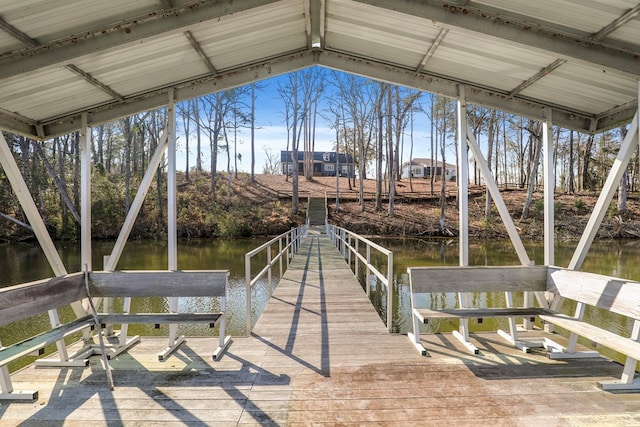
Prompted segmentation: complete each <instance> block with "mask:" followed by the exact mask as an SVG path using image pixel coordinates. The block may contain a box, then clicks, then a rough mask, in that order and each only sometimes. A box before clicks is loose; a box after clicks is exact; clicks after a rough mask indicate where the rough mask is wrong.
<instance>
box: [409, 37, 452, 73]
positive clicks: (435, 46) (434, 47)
mask: <svg viewBox="0 0 640 427" xmlns="http://www.w3.org/2000/svg"><path fill="white" fill-rule="evenodd" d="M448 32H449V29H448V28H443V29H442V30H440V33H438V35H437V37H436V39H435V40H434V41H433V43H431V46H429V50H428V51H427V53H426V55H425V56H424V58H422V61H420V65H418V68H416V71H421V70H423V69H424V67H426V66H427V62H429V60H430V59H431V57H432V56H433V54H434V53H436V50H438V48H439V47H440V44H441V43H442V41H443V40H444V38H445V36H446V35H447V33H448Z"/></svg>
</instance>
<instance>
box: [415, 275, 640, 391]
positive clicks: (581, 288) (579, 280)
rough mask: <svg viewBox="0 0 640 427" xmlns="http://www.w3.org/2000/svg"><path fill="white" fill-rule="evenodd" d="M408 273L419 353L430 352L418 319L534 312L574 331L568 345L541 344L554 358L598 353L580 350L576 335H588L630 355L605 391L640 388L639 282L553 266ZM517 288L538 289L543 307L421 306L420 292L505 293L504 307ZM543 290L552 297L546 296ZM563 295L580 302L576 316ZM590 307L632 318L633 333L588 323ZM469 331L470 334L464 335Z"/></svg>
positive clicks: (603, 384) (464, 338)
mask: <svg viewBox="0 0 640 427" xmlns="http://www.w3.org/2000/svg"><path fill="white" fill-rule="evenodd" d="M408 271H409V281H410V289H411V305H412V306H411V310H412V318H413V333H410V334H409V337H410V339H411V340H412V342H413V343H414V345H415V346H416V348H417V349H418V350H419V351H420V352H421V354H423V355H426V354H427V352H426V349H425V348H424V346H423V345H422V343H421V341H420V331H419V328H420V323H428V322H429V320H430V319H441V318H457V319H461V323H462V321H465V320H468V319H472V318H477V319H482V318H492V317H510V318H514V317H524V318H527V317H531V316H535V317H539V318H540V319H541V320H542V321H543V322H545V323H548V324H552V325H556V326H558V327H560V328H562V329H565V330H566V331H568V332H569V333H570V336H569V343H568V345H567V346H566V347H563V346H560V345H559V344H557V343H556V342H555V341H553V340H551V339H548V338H546V339H545V340H544V341H543V342H542V345H543V346H544V347H545V348H546V349H547V350H548V352H549V357H550V358H554V359H559V358H580V357H599V353H598V352H596V351H576V344H577V340H578V336H582V337H585V338H587V339H589V340H590V341H592V342H594V343H597V344H599V345H602V346H605V347H607V348H610V349H612V350H614V351H616V352H618V353H621V354H622V355H624V356H626V363H625V365H624V368H623V372H622V376H621V379H620V380H616V381H602V382H599V385H600V387H602V388H603V389H606V390H638V389H640V381H635V379H634V378H635V371H636V366H637V360H638V359H640V342H638V341H640V283H638V282H634V281H628V280H623V279H618V278H614V277H609V276H604V275H600V274H593V273H585V272H580V271H573V270H568V269H563V268H560V267H553V266H526V267H418V268H409V269H408ZM516 291H520V292H534V293H535V295H536V296H537V300H538V303H539V307H508V306H507V307H470V306H468V305H465V298H463V295H461V294H459V295H458V298H457V305H456V307H455V308H447V307H445V308H440V307H433V306H432V307H428V308H427V307H423V306H422V305H424V304H423V303H424V301H425V300H428V299H429V298H425V297H424V295H420V294H429V293H432V294H433V293H452V292H453V293H463V292H464V293H466V292H473V293H477V292H506V293H507V294H508V295H507V297H506V305H512V304H511V303H510V300H509V295H510V294H511V293H512V292H516ZM545 293H546V295H547V297H548V298H545V297H544V295H545ZM565 299H570V300H573V301H575V303H576V311H575V313H574V315H573V316H569V315H566V314H562V313H561V312H560V309H561V306H562V301H564V300H565ZM547 300H549V301H552V303H551V307H553V309H551V308H549V307H548V304H547V303H546V301H547ZM460 302H462V304H460ZM421 304H422V305H421ZM587 306H591V307H596V308H598V309H602V310H606V311H609V312H611V313H615V314H616V315H621V316H624V317H626V318H628V319H629V320H630V321H631V322H632V323H633V327H632V331H631V333H630V334H629V335H630V336H628V337H626V336H622V335H620V334H617V333H615V332H611V331H608V330H606V329H604V328H602V327H601V326H598V325H594V324H593V323H589V322H588V321H587V320H586V318H585V311H586V308H587ZM461 329H462V328H461ZM465 332H466V334H467V335H464V333H465ZM454 335H456V336H457V337H458V339H460V340H462V341H463V342H464V343H465V345H466V346H467V347H468V348H469V349H470V350H472V351H473V352H474V353H477V348H476V347H475V346H473V345H472V344H470V343H469V340H468V330H467V331H461V332H458V331H454ZM501 335H503V336H505V338H507V339H510V340H511V339H513V338H515V337H514V336H513V335H507V334H506V333H504V332H503V333H502V334H501ZM515 343H516V344H517V343H518V341H516V342H515Z"/></svg>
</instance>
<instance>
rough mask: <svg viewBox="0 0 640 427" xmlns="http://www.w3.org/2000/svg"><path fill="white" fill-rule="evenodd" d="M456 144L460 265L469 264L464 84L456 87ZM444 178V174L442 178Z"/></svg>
mask: <svg viewBox="0 0 640 427" xmlns="http://www.w3.org/2000/svg"><path fill="white" fill-rule="evenodd" d="M458 90H459V93H458V96H459V98H458V103H457V107H458V108H457V121H456V122H457V127H458V129H457V130H458V131H457V139H458V141H457V146H458V159H459V166H458V169H459V170H458V205H459V206H458V215H459V217H458V218H459V219H458V222H459V227H460V236H459V239H458V240H459V261H460V266H467V265H469V154H468V151H467V129H468V126H467V100H466V98H465V96H466V95H465V89H464V86H459V88H458ZM442 167H443V168H444V165H442ZM442 179H444V174H443V178H442Z"/></svg>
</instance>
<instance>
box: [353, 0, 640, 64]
mask: <svg viewBox="0 0 640 427" xmlns="http://www.w3.org/2000/svg"><path fill="white" fill-rule="evenodd" d="M354 1H357V2H360V3H365V4H368V5H371V6H376V7H380V8H383V9H388V10H394V11H398V12H401V13H406V14H409V15H413V16H418V17H422V18H424V19H429V20H433V21H436V22H438V23H440V24H442V25H445V26H449V27H452V28H463V29H466V30H470V31H476V32H479V33H482V34H487V35H491V36H494V37H498V38H501V39H505V40H510V41H514V42H517V43H521V44H524V45H527V46H531V47H535V48H539V49H544V50H547V51H550V52H554V54H555V55H557V56H558V57H561V58H565V59H568V58H575V59H579V60H584V61H589V62H593V63H596V64H599V65H601V66H604V67H607V68H610V69H616V70H620V71H624V72H628V73H631V74H634V75H639V74H640V73H639V71H638V70H640V52H638V49H635V48H634V49H632V50H628V49H622V48H618V47H614V46H605V45H604V44H602V43H599V42H596V41H591V40H589V39H588V37H587V36H586V35H585V36H583V35H578V34H570V35H569V34H565V33H560V32H558V31H554V29H553V26H552V25H551V24H549V25H548V27H547V26H543V25H535V26H534V25H531V24H528V23H526V22H522V21H521V20H520V19H518V18H517V17H511V16H509V12H507V11H502V13H501V14H499V15H498V14H495V13H492V12H488V11H483V10H480V9H475V8H474V9H467V8H461V7H458V6H455V5H451V4H450V5H448V7H443V6H447V4H446V3H445V2H439V3H436V2H429V3H427V2H424V1H422V0H402V1H398V0H354ZM512 18H513V19H512Z"/></svg>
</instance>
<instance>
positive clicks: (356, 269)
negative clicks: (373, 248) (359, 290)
mask: <svg viewBox="0 0 640 427" xmlns="http://www.w3.org/2000/svg"><path fill="white" fill-rule="evenodd" d="M359 253H360V239H356V259H355V264H356V265H355V268H354V270H355V272H356V278H357V277H358V255H357V254H359Z"/></svg>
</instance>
